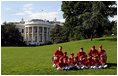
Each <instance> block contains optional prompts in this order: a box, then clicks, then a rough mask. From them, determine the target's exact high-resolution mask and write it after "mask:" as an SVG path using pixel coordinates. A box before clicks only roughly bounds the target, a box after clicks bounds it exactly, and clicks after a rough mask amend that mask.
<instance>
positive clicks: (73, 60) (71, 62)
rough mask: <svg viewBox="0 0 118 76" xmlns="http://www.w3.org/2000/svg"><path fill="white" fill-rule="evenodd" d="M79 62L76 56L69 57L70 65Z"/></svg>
mask: <svg viewBox="0 0 118 76" xmlns="http://www.w3.org/2000/svg"><path fill="white" fill-rule="evenodd" d="M76 63H77V62H76V61H75V58H74V57H71V58H69V59H68V64H69V65H74V64H76Z"/></svg>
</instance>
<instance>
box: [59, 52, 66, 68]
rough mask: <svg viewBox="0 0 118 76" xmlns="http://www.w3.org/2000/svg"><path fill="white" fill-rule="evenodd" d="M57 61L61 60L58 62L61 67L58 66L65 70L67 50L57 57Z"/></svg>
mask: <svg viewBox="0 0 118 76" xmlns="http://www.w3.org/2000/svg"><path fill="white" fill-rule="evenodd" d="M59 61H60V62H61V63H60V62H59V64H61V65H63V66H61V67H60V66H59V68H60V69H62V70H65V69H66V67H67V66H68V64H67V61H68V56H67V52H64V55H63V56H62V57H61V58H60V59H59Z"/></svg>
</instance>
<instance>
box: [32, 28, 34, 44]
mask: <svg viewBox="0 0 118 76" xmlns="http://www.w3.org/2000/svg"><path fill="white" fill-rule="evenodd" d="M33 36H34V27H33V26H32V42H33V40H34V38H33Z"/></svg>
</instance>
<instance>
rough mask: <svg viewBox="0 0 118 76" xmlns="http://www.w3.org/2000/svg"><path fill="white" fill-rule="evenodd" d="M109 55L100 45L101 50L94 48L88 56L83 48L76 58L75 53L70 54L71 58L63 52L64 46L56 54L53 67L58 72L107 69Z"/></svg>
mask: <svg viewBox="0 0 118 76" xmlns="http://www.w3.org/2000/svg"><path fill="white" fill-rule="evenodd" d="M106 61H107V55H106V52H105V50H103V49H102V45H100V47H99V50H96V49H95V46H92V48H91V49H90V51H89V53H88V56H87V54H86V53H85V52H84V51H83V48H80V50H79V51H78V52H77V55H76V56H74V53H71V54H70V57H68V56H67V52H63V51H62V46H60V47H59V49H58V50H56V51H55V52H54V56H53V59H52V62H53V67H55V68H56V69H57V70H71V69H84V68H97V69H100V68H106V67H107V65H106Z"/></svg>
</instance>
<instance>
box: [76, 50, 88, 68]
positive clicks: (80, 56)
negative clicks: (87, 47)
mask: <svg viewBox="0 0 118 76" xmlns="http://www.w3.org/2000/svg"><path fill="white" fill-rule="evenodd" d="M77 61H78V65H79V66H80V67H81V68H84V67H85V66H88V63H87V55H86V53H85V52H84V51H83V48H80V50H79V52H78V53H77Z"/></svg>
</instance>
